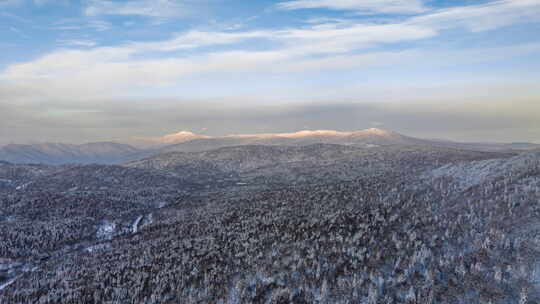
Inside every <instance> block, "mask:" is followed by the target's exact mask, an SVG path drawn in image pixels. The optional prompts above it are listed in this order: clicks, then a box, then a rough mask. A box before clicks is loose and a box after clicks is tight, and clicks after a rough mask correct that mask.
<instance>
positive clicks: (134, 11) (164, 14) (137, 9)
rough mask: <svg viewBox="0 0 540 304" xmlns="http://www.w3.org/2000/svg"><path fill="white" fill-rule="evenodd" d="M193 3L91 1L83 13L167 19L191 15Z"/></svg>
mask: <svg viewBox="0 0 540 304" xmlns="http://www.w3.org/2000/svg"><path fill="white" fill-rule="evenodd" d="M193 3H194V2H191V1H185V0H184V1H182V0H130V1H121V2H118V1H109V0H91V1H90V3H89V5H88V6H87V7H86V8H85V10H84V13H85V14H86V15H87V16H99V15H132V16H136V15H138V16H147V17H159V18H169V17H178V16H186V15H189V14H191V13H193Z"/></svg>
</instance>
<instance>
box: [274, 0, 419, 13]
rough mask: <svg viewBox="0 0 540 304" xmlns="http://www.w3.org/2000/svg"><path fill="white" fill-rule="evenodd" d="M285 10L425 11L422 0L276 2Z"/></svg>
mask: <svg viewBox="0 0 540 304" xmlns="http://www.w3.org/2000/svg"><path fill="white" fill-rule="evenodd" d="M277 6H278V8H280V9H285V10H297V9H321V8H322V9H332V10H353V11H355V12H357V13H359V14H381V13H383V14H385V13H386V14H395V13H405V14H407V13H420V12H423V11H426V10H427V8H426V7H425V6H424V4H423V1H422V0H295V1H285V2H280V3H278V4H277Z"/></svg>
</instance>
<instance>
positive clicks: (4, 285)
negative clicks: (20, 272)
mask: <svg viewBox="0 0 540 304" xmlns="http://www.w3.org/2000/svg"><path fill="white" fill-rule="evenodd" d="M17 279H18V277H17V278H13V279H11V280H9V281H7V282H6V283H4V284H2V285H0V290H3V289H5V288H6V287H8V286H9V285H11V284H13V283H15V281H17Z"/></svg>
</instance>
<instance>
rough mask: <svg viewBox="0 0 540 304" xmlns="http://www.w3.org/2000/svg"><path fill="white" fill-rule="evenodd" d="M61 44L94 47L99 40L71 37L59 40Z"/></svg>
mask: <svg viewBox="0 0 540 304" xmlns="http://www.w3.org/2000/svg"><path fill="white" fill-rule="evenodd" d="M58 42H59V43H60V44H61V45H67V46H82V47H94V46H96V45H97V42H95V41H92V40H80V39H70V40H58Z"/></svg>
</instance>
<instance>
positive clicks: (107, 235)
mask: <svg viewBox="0 0 540 304" xmlns="http://www.w3.org/2000/svg"><path fill="white" fill-rule="evenodd" d="M115 231H116V224H115V223H113V222H109V221H104V222H103V224H102V225H101V226H99V228H98V231H97V238H98V239H106V240H110V239H112V237H113V235H114V232H115Z"/></svg>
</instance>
